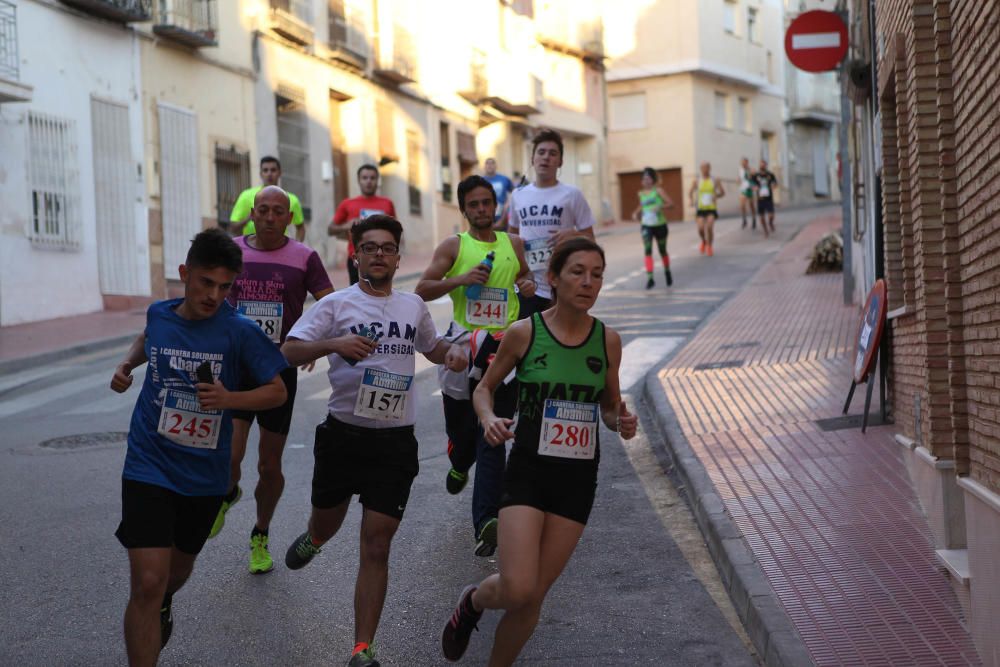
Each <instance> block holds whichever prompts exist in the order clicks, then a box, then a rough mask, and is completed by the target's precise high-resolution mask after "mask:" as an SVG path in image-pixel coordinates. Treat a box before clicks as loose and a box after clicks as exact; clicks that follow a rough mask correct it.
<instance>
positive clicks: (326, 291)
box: [313, 287, 333, 301]
mask: <svg viewBox="0 0 1000 667" xmlns="http://www.w3.org/2000/svg"><path fill="white" fill-rule="evenodd" d="M327 294H333V288H332V287H327V288H326V289H321V290H320V291H318V292H313V298H314V299H316V300H317V301H319V300H320V299H322V298H323V297H324V296H326V295H327Z"/></svg>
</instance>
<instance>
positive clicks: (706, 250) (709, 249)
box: [705, 245, 712, 257]
mask: <svg viewBox="0 0 1000 667" xmlns="http://www.w3.org/2000/svg"><path fill="white" fill-rule="evenodd" d="M705 254H706V255H708V256H709V257H711V256H712V246H711V245H709V246H707V247H706V249H705Z"/></svg>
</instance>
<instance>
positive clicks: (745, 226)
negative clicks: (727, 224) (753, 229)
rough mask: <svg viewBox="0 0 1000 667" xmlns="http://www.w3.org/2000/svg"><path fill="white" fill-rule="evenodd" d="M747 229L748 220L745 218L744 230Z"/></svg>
mask: <svg viewBox="0 0 1000 667" xmlns="http://www.w3.org/2000/svg"><path fill="white" fill-rule="evenodd" d="M746 228H747V219H746V218H743V229H746Z"/></svg>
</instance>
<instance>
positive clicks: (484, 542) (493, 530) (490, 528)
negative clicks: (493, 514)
mask: <svg viewBox="0 0 1000 667" xmlns="http://www.w3.org/2000/svg"><path fill="white" fill-rule="evenodd" d="M498 526H499V522H498V521H497V520H496V519H495V518H493V519H488V520H486V521H484V522H483V525H482V527H481V528H480V529H479V535H477V536H476V548H475V550H474V553H475V554H476V555H477V556H483V557H486V558H488V557H490V556H492V555H493V554H495V553H496V551H497V527H498Z"/></svg>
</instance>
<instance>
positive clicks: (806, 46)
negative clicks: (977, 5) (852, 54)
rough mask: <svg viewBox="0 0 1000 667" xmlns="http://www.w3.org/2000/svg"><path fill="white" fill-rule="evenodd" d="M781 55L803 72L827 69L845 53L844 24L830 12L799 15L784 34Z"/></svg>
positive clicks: (845, 32) (824, 70)
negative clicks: (785, 56) (783, 47)
mask: <svg viewBox="0 0 1000 667" xmlns="http://www.w3.org/2000/svg"><path fill="white" fill-rule="evenodd" d="M785 54H786V55H787V56H788V59H789V60H790V61H792V64H793V65H795V66H796V67H798V68H799V69H801V70H805V71H806V72H827V71H829V70H832V69H834V68H836V67H837V65H839V64H840V61H841V60H843V59H844V56H845V55H847V26H846V25H844V21H843V20H842V19H841V18H840V17H839V16H837V15H836V14H834V13H833V12H826V11H823V10H821V9H817V10H814V11H811V12H806V13H804V14H800V15H799V16H798V18H796V19H795V20H794V21H792V23H791V25H789V26H788V32H786V33H785Z"/></svg>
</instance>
